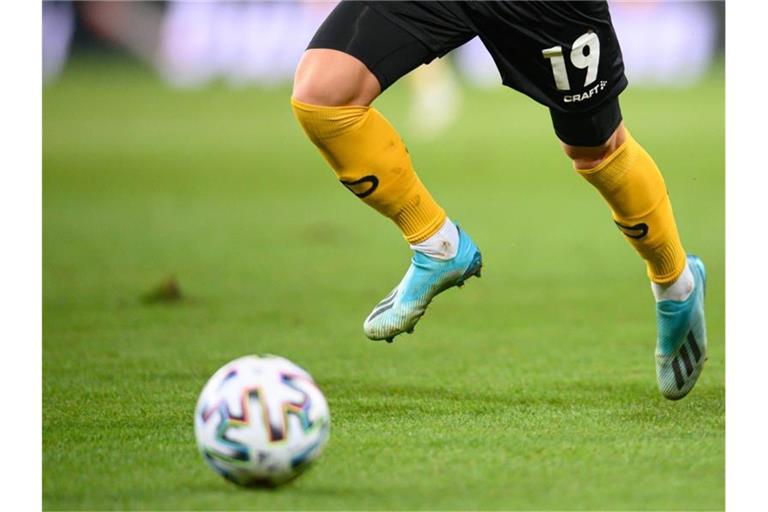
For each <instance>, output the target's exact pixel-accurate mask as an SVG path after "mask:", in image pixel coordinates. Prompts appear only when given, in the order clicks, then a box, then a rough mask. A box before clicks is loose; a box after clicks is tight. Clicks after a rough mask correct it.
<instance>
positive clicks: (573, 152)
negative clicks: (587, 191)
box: [560, 123, 626, 169]
mask: <svg viewBox="0 0 768 512" xmlns="http://www.w3.org/2000/svg"><path fill="white" fill-rule="evenodd" d="M625 139H626V135H625V133H624V124H623V123H621V124H619V127H618V128H616V130H615V131H614V132H613V134H611V136H610V137H609V138H608V140H606V141H605V142H603V143H602V144H600V145H599V146H572V145H570V144H566V143H565V142H561V143H560V144H561V145H562V147H563V151H565V154H566V155H568V158H570V159H571V160H573V165H574V167H576V169H592V168H594V167H597V166H598V165H600V163H601V162H602V161H603V160H604V159H606V158H607V157H609V156H610V155H611V154H612V153H613V152H614V151H616V149H617V148H618V147H619V146H621V145H622V144H623V143H624V140H625Z"/></svg>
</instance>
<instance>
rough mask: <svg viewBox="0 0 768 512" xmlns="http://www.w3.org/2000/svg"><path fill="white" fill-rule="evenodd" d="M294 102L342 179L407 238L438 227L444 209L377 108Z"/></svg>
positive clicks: (412, 239) (419, 239)
mask: <svg viewBox="0 0 768 512" xmlns="http://www.w3.org/2000/svg"><path fill="white" fill-rule="evenodd" d="M291 105H292V106H293V113H294V115H295V116H296V119H297V120H298V121H299V123H300V124H301V126H302V127H303V128H304V132H305V133H306V134H307V136H308V137H309V139H310V140H311V141H312V142H313V143H314V144H315V146H317V148H318V149H319V150H320V153H322V155H323V157H324V158H325V160H326V161H327V162H328V164H329V165H330V166H331V167H332V168H333V170H334V171H336V175H337V176H338V178H339V181H341V183H342V184H343V185H344V186H346V187H347V188H348V189H349V190H350V191H352V193H353V194H355V195H356V196H357V197H359V198H360V199H362V200H363V202H365V203H366V204H367V205H369V206H372V207H373V208H375V209H376V210H378V211H379V212H380V213H382V214H383V215H385V216H386V217H389V218H390V219H392V220H393V221H394V223H395V224H397V226H398V227H399V228H400V231H401V232H402V233H403V236H404V237H405V239H406V240H407V241H408V242H409V243H419V242H422V241H424V240H426V239H427V238H429V237H430V236H432V235H433V234H434V233H435V232H436V231H438V230H439V229H440V227H441V226H442V225H443V223H444V222H445V219H446V216H445V211H444V210H443V209H442V208H441V207H440V205H438V204H437V203H436V202H435V200H434V199H433V198H432V195H431V194H430V193H429V191H428V190H427V189H426V188H425V187H424V184H423V183H422V182H421V180H420V179H419V177H418V176H417V175H416V172H415V171H414V169H413V165H412V164H411V159H410V157H409V156H408V150H407V149H406V148H405V145H404V144H403V141H402V140H401V139H400V136H399V135H398V133H397V132H396V131H395V129H394V128H393V127H392V125H391V124H389V123H388V122H387V120H386V119H384V116H382V115H381V114H380V113H379V112H378V111H377V110H376V109H375V108H373V107H366V106H344V107H324V106H318V105H309V104H306V103H303V102H300V101H298V100H296V99H291Z"/></svg>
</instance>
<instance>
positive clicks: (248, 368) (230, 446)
mask: <svg viewBox="0 0 768 512" xmlns="http://www.w3.org/2000/svg"><path fill="white" fill-rule="evenodd" d="M330 426H331V416H330V412H329V411H328V404H327V402H326V401H325V397H324V396H323V394H322V393H321V392H320V390H319V389H318V387H317V385H316V384H315V382H314V381H313V380H312V377H311V376H310V375H309V373H307V372H306V371H305V370H303V369H302V368H300V367H299V366H297V365H295V364H293V363H292V362H290V361H288V360H287V359H285V358H282V357H278V356H273V355H263V356H245V357H241V358H239V359H235V360H234V361H232V362H230V363H228V364H226V365H224V366H223V367H222V368H221V369H220V370H219V371H217V372H216V373H215V374H214V375H213V377H211V379H210V380H209V381H208V383H207V384H206V385H205V387H204V388H203V391H202V393H201V394H200V399H199V400H198V401H197V408H196V410H195V436H196V437H197V447H198V449H199V450H200V453H202V455H203V458H205V460H206V462H207V463H208V464H209V465H210V467H211V468H213V469H214V470H215V471H216V472H217V473H219V474H220V475H222V476H223V477H224V478H226V479H227V480H230V481H232V482H234V483H236V484H238V485H243V486H266V487H274V486H277V485H280V484H282V483H285V482H287V481H289V480H291V479H293V478H295V477H297V476H298V475H300V474H301V473H302V472H303V471H304V470H305V469H306V468H307V466H309V464H310V463H311V462H312V461H314V460H315V459H317V457H318V456H319V455H320V452H321V451H322V450H323V447H324V445H325V443H326V441H327V440H328V434H329V432H330Z"/></svg>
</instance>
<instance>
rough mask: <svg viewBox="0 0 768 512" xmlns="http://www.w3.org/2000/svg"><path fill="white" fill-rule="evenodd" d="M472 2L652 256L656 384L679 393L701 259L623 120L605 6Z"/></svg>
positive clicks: (505, 60) (698, 345) (698, 334)
mask: <svg viewBox="0 0 768 512" xmlns="http://www.w3.org/2000/svg"><path fill="white" fill-rule="evenodd" d="M465 5H466V6H467V7H466V8H467V9H468V13H469V15H470V16H471V17H472V18H473V22H474V24H475V25H476V26H477V28H478V32H479V35H480V37H481V39H482V41H483V43H484V44H485V45H486V47H487V48H488V50H489V51H490V52H491V54H492V55H493V57H494V60H495V61H496V64H497V66H498V67H499V71H500V73H501V76H502V79H503V81H504V84H505V85H507V86H509V87H512V88H514V89H517V90H519V91H521V92H523V93H525V94H526V95H528V96H530V97H531V98H533V99H535V100H536V101H538V102H540V103H542V104H544V105H546V106H547V107H549V109H550V114H551V116H552V122H553V125H554V129H555V132H556V134H557V136H558V138H559V139H560V141H561V142H562V143H563V147H564V149H565V152H566V153H567V154H568V156H570V157H571V159H572V160H573V162H574V166H575V167H576V170H577V171H578V172H579V173H580V174H581V175H582V176H583V177H584V178H585V179H586V180H587V181H588V182H589V183H590V184H592V185H593V186H594V187H595V188H596V189H597V190H598V191H599V192H600V194H601V195H602V196H603V198H604V199H605V200H606V202H607V203H608V205H609V206H610V208H611V211H612V213H613V219H614V221H615V222H616V225H617V227H618V228H619V229H620V230H621V232H622V233H623V234H624V236H625V238H626V239H627V240H628V241H629V243H630V244H632V246H633V247H634V248H635V250H636V251H637V252H638V253H639V254H640V256H641V257H642V258H643V259H644V260H645V262H646V266H647V268H648V275H649V277H650V278H651V281H652V288H653V291H654V294H655V296H656V299H657V303H656V313H657V326H658V337H657V343H656V372H657V381H658V385H659V389H660V390H661V392H662V394H663V395H664V396H665V397H667V398H670V399H678V398H682V397H683V396H685V395H686V394H687V393H688V392H689V391H690V390H691V388H692V387H693V385H694V384H695V382H696V380H697V379H698V377H699V374H700V373H701V368H702V365H703V363H704V360H705V359H706V344H707V339H706V328H705V325H704V307H703V297H704V281H705V277H706V276H705V272H704V265H703V264H702V263H701V260H699V259H698V258H696V257H694V256H689V257H686V254H685V251H684V250H683V246H682V244H681V243H680V237H679V235H678V232H677V227H676V225H675V219H674V216H673V214H672V206H671V204H670V201H669V197H668V195H667V190H666V186H665V184H664V179H663V178H662V176H661V173H660V172H659V169H658V167H657V166H656V164H655V163H654V161H653V159H652V158H651V157H650V156H649V155H648V153H647V152H646V151H645V150H644V149H643V148H642V146H640V144H639V143H638V142H637V141H636V140H635V139H634V138H633V137H632V135H631V134H630V133H629V132H628V131H627V130H626V129H625V128H624V126H623V124H622V116H621V109H620V107H619V101H618V96H619V94H620V93H621V91H622V90H623V89H624V88H625V87H626V86H627V79H626V77H625V76H624V64H623V61H622V56H621V50H620V48H619V42H618V39H617V37H616V33H615V31H614V29H613V26H612V23H611V18H610V13H609V10H608V4H607V3H606V2H472V3H467V4H465ZM521 26H536V27H537V30H521Z"/></svg>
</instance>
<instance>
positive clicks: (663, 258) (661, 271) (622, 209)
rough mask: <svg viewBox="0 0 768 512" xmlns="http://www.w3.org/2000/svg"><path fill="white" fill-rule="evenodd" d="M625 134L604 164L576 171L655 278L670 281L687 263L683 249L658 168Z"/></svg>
mask: <svg viewBox="0 0 768 512" xmlns="http://www.w3.org/2000/svg"><path fill="white" fill-rule="evenodd" d="M626 134H627V139H626V140H625V141H624V143H623V144H622V145H621V146H619V147H618V148H617V149H616V151H614V152H613V154H611V155H610V156H609V157H608V158H606V159H605V160H603V161H602V162H601V163H600V165H598V166H597V167H595V168H594V169H586V170H581V169H577V172H579V174H581V175H582V176H583V177H584V178H585V179H586V180H587V181H588V182H590V183H591V184H592V185H593V186H594V187H595V188H597V190H599V191H600V193H601V194H602V196H603V197H604V198H605V200H606V201H607V202H608V205H609V206H610V208H611V211H612V213H613V220H614V221H615V222H616V225H617V226H618V227H619V229H620V230H621V231H622V233H624V235H625V236H626V237H627V240H628V241H629V243H630V244H632V246H633V247H634V248H635V250H636V251H637V252H638V253H640V256H642V257H643V259H644V260H645V261H646V264H647V266H648V276H649V277H650V278H651V280H652V281H654V282H655V283H659V284H668V283H671V282H673V281H674V280H675V279H677V277H678V276H679V275H680V273H681V272H682V271H683V269H684V268H685V261H686V258H685V251H684V250H683V246H682V244H681V243H680V236H679V235H678V233H677V226H676V225H675V217H674V215H673V214H672V205H671V203H670V202H669V196H668V195H667V189H666V186H665V184H664V178H663V177H662V176H661V172H659V168H658V167H656V163H655V162H654V161H653V159H652V158H651V157H650V155H648V153H646V151H645V150H644V149H643V148H642V147H641V146H640V145H639V144H638V143H637V141H635V139H633V138H632V135H630V134H629V132H626Z"/></svg>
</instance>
